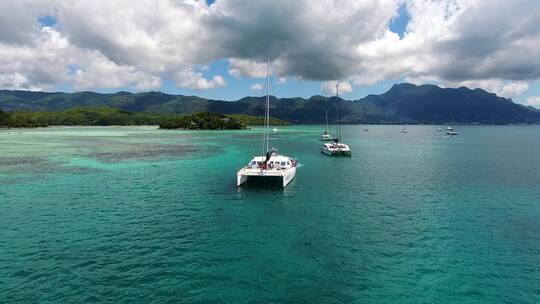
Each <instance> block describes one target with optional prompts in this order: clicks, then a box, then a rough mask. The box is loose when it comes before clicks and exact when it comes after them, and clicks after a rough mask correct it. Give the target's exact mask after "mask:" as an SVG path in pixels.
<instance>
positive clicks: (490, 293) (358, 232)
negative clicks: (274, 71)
mask: <svg viewBox="0 0 540 304" xmlns="http://www.w3.org/2000/svg"><path fill="white" fill-rule="evenodd" d="M436 128H437V126H409V127H408V130H409V133H407V134H402V133H400V129H401V126H370V127H369V131H368V132H365V131H363V129H364V127H363V126H345V127H344V141H345V142H346V143H349V144H350V146H351V147H352V149H353V155H352V157H351V158H330V157H327V156H324V155H322V154H321V153H320V145H321V142H319V141H318V139H319V136H320V134H321V131H322V127H321V126H290V127H278V129H279V130H278V132H275V133H272V135H271V138H272V143H271V145H272V146H275V147H277V148H278V149H279V150H280V152H281V153H282V154H285V155H288V156H292V157H296V158H298V159H299V162H300V167H299V168H298V170H297V175H296V179H295V180H294V181H293V182H292V183H291V184H290V185H289V186H288V187H287V188H286V189H279V188H273V189H266V188H264V187H260V186H248V187H244V188H240V189H237V188H236V185H235V182H236V171H237V170H238V169H239V168H240V167H242V166H243V165H244V164H246V163H247V162H248V161H249V160H250V158H251V157H252V156H253V155H258V154H260V153H261V150H262V142H261V135H260V134H261V133H260V129H258V128H254V129H252V130H245V131H162V130H157V129H156V128H155V127H85V128H78V127H64V128H48V129H32V130H1V131H0V303H83V302H96V303H98V302H101V303H103V302H107V303H109V302H110V303H540V127H538V126H535V127H533V126H531V127H525V126H515V127H512V126H505V127H497V126H457V127H456V130H457V131H458V132H460V135H459V136H457V137H447V136H445V135H444V132H437V131H436Z"/></svg>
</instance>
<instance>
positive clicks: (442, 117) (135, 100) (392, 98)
mask: <svg viewBox="0 0 540 304" xmlns="http://www.w3.org/2000/svg"><path fill="white" fill-rule="evenodd" d="M335 100H336V99H335V97H325V96H321V95H313V96H312V97H309V98H302V97H289V98H277V97H275V96H271V104H272V109H271V113H272V116H274V117H276V118H279V119H283V120H286V121H289V122H292V123H305V124H314V123H323V122H324V116H325V114H324V111H325V107H326V106H328V111H329V113H328V115H329V117H330V118H332V121H333V120H335V119H334V118H335V115H336V113H335V106H334V103H335ZM340 100H341V102H340V104H341V106H340V120H341V121H343V122H344V123H373V124H388V123H411V124H441V123H477V124H520V123H540V111H539V110H537V109H535V108H532V107H527V106H524V105H520V104H516V103H514V102H513V101H512V100H511V99H507V98H503V97H499V96H497V95H496V94H494V93H490V92H487V91H485V90H482V89H469V88H466V87H459V88H441V87H438V86H436V85H431V84H423V85H415V84H410V83H400V84H394V85H393V86H392V87H391V88H390V89H389V90H388V91H386V92H384V93H382V94H369V95H367V96H366V97H364V98H360V99H357V100H345V99H340ZM264 104H265V96H246V97H242V98H240V99H238V100H235V101H224V100H217V99H206V98H202V97H198V96H187V95H174V94H168V93H163V92H160V91H149V92H140V93H131V92H126V91H119V92H116V93H96V92H92V91H82V92H74V93H64V92H35V91H21V90H0V109H2V110H4V111H62V110H66V109H70V108H80V107H111V108H117V109H121V110H124V111H130V112H145V113H159V114H193V113H196V112H201V111H209V112H216V113H221V114H245V115H253V116H262V115H264Z"/></svg>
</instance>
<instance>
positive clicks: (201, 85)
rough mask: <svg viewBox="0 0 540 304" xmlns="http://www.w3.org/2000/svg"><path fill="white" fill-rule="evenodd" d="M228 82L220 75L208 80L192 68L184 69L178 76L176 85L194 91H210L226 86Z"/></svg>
mask: <svg viewBox="0 0 540 304" xmlns="http://www.w3.org/2000/svg"><path fill="white" fill-rule="evenodd" d="M226 84H227V82H226V81H225V79H224V78H223V77H221V76H219V75H216V76H214V77H213V78H212V79H206V78H204V77H203V74H202V73H200V72H196V71H194V70H193V69H191V68H188V69H184V70H182V71H181V72H178V73H177V74H176V85H177V86H179V87H182V88H190V89H194V90H208V89H213V88H218V87H222V86H225V85H226Z"/></svg>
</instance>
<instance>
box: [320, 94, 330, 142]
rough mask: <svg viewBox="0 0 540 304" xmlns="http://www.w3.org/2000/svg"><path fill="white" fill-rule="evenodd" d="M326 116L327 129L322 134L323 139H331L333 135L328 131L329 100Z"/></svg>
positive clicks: (326, 105) (326, 103) (326, 104)
mask: <svg viewBox="0 0 540 304" xmlns="http://www.w3.org/2000/svg"><path fill="white" fill-rule="evenodd" d="M325 118H326V129H325V130H324V132H323V134H322V135H321V140H322V141H331V140H332V135H330V134H329V133H328V101H326V102H325Z"/></svg>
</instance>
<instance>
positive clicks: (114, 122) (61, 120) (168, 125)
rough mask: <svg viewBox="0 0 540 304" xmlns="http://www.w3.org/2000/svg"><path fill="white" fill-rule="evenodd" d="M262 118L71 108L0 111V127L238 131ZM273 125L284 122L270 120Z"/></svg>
mask: <svg viewBox="0 0 540 304" xmlns="http://www.w3.org/2000/svg"><path fill="white" fill-rule="evenodd" d="M263 123H264V117H257V116H250V115H242V114H233V115H225V114H218V113H212V112H207V111H205V112H198V113H194V114H190V115H171V114H154V113H141V112H138V113H135V112H128V111H123V110H119V109H114V108H108V107H90V108H73V109H68V110H65V111H57V112H54V111H13V112H5V111H2V110H0V127H3V128H40V127H49V126H135V125H158V126H159V128H160V129H192V130H239V129H246V128H247V126H248V125H262V124H263ZM271 123H272V124H273V125H286V124H288V123H287V122H285V121H283V120H279V119H276V118H271Z"/></svg>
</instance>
